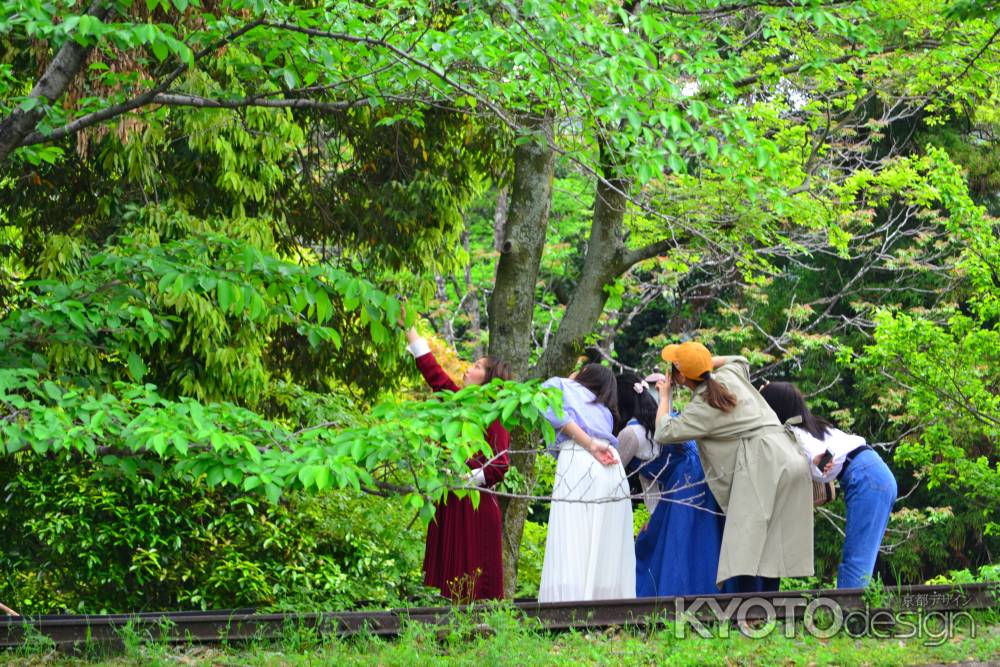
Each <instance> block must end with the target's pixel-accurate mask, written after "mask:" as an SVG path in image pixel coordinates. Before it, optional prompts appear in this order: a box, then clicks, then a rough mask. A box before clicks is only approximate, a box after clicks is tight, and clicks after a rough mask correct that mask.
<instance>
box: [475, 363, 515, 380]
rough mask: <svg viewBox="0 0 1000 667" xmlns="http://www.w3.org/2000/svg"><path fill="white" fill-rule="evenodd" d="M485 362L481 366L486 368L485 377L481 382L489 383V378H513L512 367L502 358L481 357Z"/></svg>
mask: <svg viewBox="0 0 1000 667" xmlns="http://www.w3.org/2000/svg"><path fill="white" fill-rule="evenodd" d="M483 358H484V359H485V360H486V362H485V363H484V364H483V367H484V368H485V369H486V379H484V380H483V384H489V383H490V381H491V380H493V379H495V378H500V379H501V380H513V379H514V369H512V368H511V367H510V364H508V363H507V362H506V361H504V360H503V359H499V358H497V357H483Z"/></svg>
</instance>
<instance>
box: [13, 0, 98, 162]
mask: <svg viewBox="0 0 1000 667" xmlns="http://www.w3.org/2000/svg"><path fill="white" fill-rule="evenodd" d="M108 11H109V9H108V3H107V1H106V0H94V1H93V2H92V3H91V5H90V7H89V8H88V9H87V13H86V16H93V17H95V18H97V19H103V18H104V17H105V16H107V14H108ZM92 48H93V46H92V45H88V46H82V45H80V44H79V43H78V42H77V41H76V40H75V39H74V38H73V37H72V36H67V38H66V43H65V44H63V45H62V47H61V48H60V49H59V51H58V52H57V53H56V56H55V58H53V59H52V62H51V63H49V66H48V67H47V68H45V73H44V74H42V76H41V78H40V79H39V80H38V82H37V83H36V84H35V86H34V88H32V89H31V93H29V95H28V99H33V100H36V103H35V106H34V107H33V108H31V109H28V110H25V109H23V108H22V107H20V106H17V107H15V108H14V110H13V111H11V112H10V115H8V116H7V117H6V118H4V119H3V121H2V122H0V163H2V162H3V161H5V160H6V159H7V157H8V156H9V155H10V154H11V153H12V152H14V150H15V149H17V148H18V147H20V146H24V145H26V144H25V143H24V139H25V137H27V136H29V135H31V134H32V133H34V130H35V127H36V126H37V125H38V122H39V121H40V120H41V119H42V118H43V117H44V116H45V106H46V104H51V103H53V102H55V101H56V100H58V99H59V98H60V97H62V95H63V93H65V92H66V88H68V87H69V84H70V83H71V82H72V81H73V79H74V78H76V75H77V73H78V72H79V71H80V68H82V67H83V63H84V61H85V60H86V59H87V55H88V54H89V53H90V50H91V49H92Z"/></svg>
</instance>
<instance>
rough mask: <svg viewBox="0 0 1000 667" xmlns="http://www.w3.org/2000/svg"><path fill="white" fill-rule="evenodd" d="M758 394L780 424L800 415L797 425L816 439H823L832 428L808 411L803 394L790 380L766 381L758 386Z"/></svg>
mask: <svg viewBox="0 0 1000 667" xmlns="http://www.w3.org/2000/svg"><path fill="white" fill-rule="evenodd" d="M760 394H761V396H763V397H764V400H765V401H767V404H768V405H770V406H771V409H772V410H774V414H776V415H778V419H779V420H780V421H781V423H782V424H784V423H785V422H786V421H788V420H789V419H791V418H792V417H802V423H801V424H799V425H798V426H799V427H800V428H802V429H803V430H804V431H806V432H808V433H809V435H811V436H812V437H814V438H816V439H817V440H824V439H825V438H826V434H827V432H828V431H829V430H830V429H832V428H833V424H831V423H830V422H828V421H827V420H825V419H823V418H822V417H817V416H816V415H814V414H813V413H812V412H810V411H809V406H807V405H806V398H805V396H803V395H802V392H801V391H799V388H798V387H796V386H795V385H794V384H792V383H791V382H771V383H768V384H766V385H764V386H763V387H761V388H760Z"/></svg>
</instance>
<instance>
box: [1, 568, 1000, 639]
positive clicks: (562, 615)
mask: <svg viewBox="0 0 1000 667" xmlns="http://www.w3.org/2000/svg"><path fill="white" fill-rule="evenodd" d="M873 602H875V604H874V605H873V604H872V603H873ZM513 607H514V608H515V609H517V610H518V611H519V612H520V613H521V614H522V615H523V616H524V618H526V619H534V620H535V621H536V622H538V623H540V624H541V626H543V627H545V628H547V629H550V630H568V629H570V628H577V629H583V628H607V627H614V626H625V625H629V626H638V627H647V626H651V625H655V624H660V623H663V622H664V621H665V620H667V619H670V618H674V617H676V616H677V615H678V614H681V615H683V616H684V617H686V618H693V619H696V620H698V621H700V622H702V623H705V622H716V621H721V620H732V621H742V620H746V621H762V620H763V621H767V620H770V619H787V618H795V619H800V618H803V616H804V615H805V614H807V613H810V614H811V613H815V612H816V611H817V610H818V609H821V608H826V609H827V610H829V611H830V613H834V614H836V613H838V610H839V613H841V614H850V613H852V612H856V611H857V610H867V611H868V612H869V613H872V612H875V611H879V610H888V611H890V612H891V611H897V612H898V611H910V612H918V611H924V612H931V611H936V612H947V611H952V612H957V611H967V610H971V609H990V608H1000V584H998V583H991V584H966V585H949V586H901V587H898V588H888V589H886V590H885V591H884V593H883V594H882V596H881V599H880V600H877V601H873V600H871V599H868V600H866V598H865V595H864V591H863V590H861V589H841V590H808V591H781V592H778V593H740V594H729V595H707V596H697V597H695V596H692V597H684V598H672V597H671V598H639V599H630V600H602V601H597V602H586V603H573V602H561V603H539V602H537V601H534V600H520V601H516V602H514V603H513ZM485 608H486V607H485V606H482V605H478V606H451V607H414V608H400V609H389V610H384V611H346V612H312V613H274V614H269V613H257V612H256V611H255V610H253V609H227V610H218V611H192V612H184V611H182V612H147V613H135V614H106V615H51V616H26V617H10V616H8V617H0V647H5V648H10V647H16V646H20V645H22V644H23V643H24V642H25V640H26V639H28V638H29V637H30V636H32V635H37V634H41V635H45V636H47V637H48V638H49V639H51V640H52V641H53V642H54V643H55V644H56V646H59V647H63V648H71V647H73V646H79V645H82V644H86V643H88V642H91V643H121V641H122V637H123V634H124V633H125V632H132V633H137V634H139V635H140V636H144V637H149V638H151V639H154V640H156V641H163V642H166V643H171V644H187V643H208V644H211V643H220V642H223V641H230V642H238V641H246V640H253V639H274V638H280V637H282V636H283V634H284V633H286V632H288V630H289V629H290V628H297V629H309V630H311V631H316V632H319V633H334V634H337V635H340V636H350V635H355V634H358V633H362V632H365V633H370V634H374V635H381V636H394V635H398V634H400V632H401V631H402V629H403V627H404V626H405V624H407V623H411V622H419V623H429V624H433V625H446V624H448V623H449V622H450V621H451V620H452V619H453V618H454V617H455V615H456V614H463V613H464V614H469V613H473V614H474V613H475V612H476V611H477V610H483V609H485Z"/></svg>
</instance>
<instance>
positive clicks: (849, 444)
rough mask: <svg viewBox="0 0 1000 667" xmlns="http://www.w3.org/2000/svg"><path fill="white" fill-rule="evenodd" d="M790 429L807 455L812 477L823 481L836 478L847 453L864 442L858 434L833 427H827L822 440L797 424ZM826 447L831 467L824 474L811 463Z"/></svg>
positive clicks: (830, 480)
mask: <svg viewBox="0 0 1000 667" xmlns="http://www.w3.org/2000/svg"><path fill="white" fill-rule="evenodd" d="M792 430H793V431H794V432H795V438H796V439H797V440H798V441H799V445H801V446H802V449H804V450H805V452H806V454H807V455H808V456H809V468H810V470H811V472H812V476H813V479H815V480H819V481H823V482H832V481H833V480H835V479H837V475H839V474H840V471H841V470H843V469H844V459H845V458H846V457H847V455H848V454H850V453H851V452H853V451H854V450H855V449H857V448H858V447H861V446H862V445H864V444H865V439H864V438H862V437H861V436H860V435H852V434H850V433H844V432H843V431H841V430H840V429H837V428H833V427H830V428H829V429H827V431H826V434H825V436H826V437H824V438H823V439H822V440H818V439H816V438H814V437H813V436H812V434H811V433H809V432H808V431H806V430H805V429H802V428H800V427H798V426H793V427H792ZM828 449H829V450H830V453H831V454H833V467H832V468H830V472H829V473H827V474H826V475H824V474H823V473H822V472H820V470H819V468H817V467H816V464H815V463H813V459H815V458H816V457H817V456H819V455H820V454H822V453H823V452H825V451H826V450H828Z"/></svg>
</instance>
